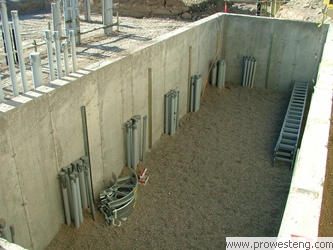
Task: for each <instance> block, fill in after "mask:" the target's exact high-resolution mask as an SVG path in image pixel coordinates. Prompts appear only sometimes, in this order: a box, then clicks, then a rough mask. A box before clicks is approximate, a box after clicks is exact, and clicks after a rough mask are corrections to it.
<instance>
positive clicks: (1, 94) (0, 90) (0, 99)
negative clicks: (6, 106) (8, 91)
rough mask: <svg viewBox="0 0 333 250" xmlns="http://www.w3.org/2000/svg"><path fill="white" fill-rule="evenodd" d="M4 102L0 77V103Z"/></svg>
mask: <svg viewBox="0 0 333 250" xmlns="http://www.w3.org/2000/svg"><path fill="white" fill-rule="evenodd" d="M4 101H5V95H4V94H3V88H2V84H1V76H0V103H2V102H4Z"/></svg>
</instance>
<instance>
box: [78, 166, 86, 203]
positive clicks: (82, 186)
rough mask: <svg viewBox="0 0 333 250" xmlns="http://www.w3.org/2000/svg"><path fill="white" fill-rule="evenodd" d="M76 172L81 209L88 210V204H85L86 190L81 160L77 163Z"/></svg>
mask: <svg viewBox="0 0 333 250" xmlns="http://www.w3.org/2000/svg"><path fill="white" fill-rule="evenodd" d="M77 171H78V173H79V181H80V194H81V202H82V208H84V209H85V208H88V202H87V190H86V182H85V178H84V169H83V162H82V161H81V160H79V161H78V162H77Z"/></svg>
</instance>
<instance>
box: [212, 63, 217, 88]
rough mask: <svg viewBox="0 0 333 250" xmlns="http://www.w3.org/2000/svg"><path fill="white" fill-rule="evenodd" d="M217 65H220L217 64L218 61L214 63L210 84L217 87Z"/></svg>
mask: <svg viewBox="0 0 333 250" xmlns="http://www.w3.org/2000/svg"><path fill="white" fill-rule="evenodd" d="M217 65H218V63H217V61H215V62H214V63H213V68H212V71H211V82H210V84H211V85H212V86H216V72H217Z"/></svg>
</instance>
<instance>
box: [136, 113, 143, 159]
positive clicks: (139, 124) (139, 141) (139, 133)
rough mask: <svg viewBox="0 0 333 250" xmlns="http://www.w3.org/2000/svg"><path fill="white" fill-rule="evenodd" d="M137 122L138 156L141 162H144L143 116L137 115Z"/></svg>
mask: <svg viewBox="0 0 333 250" xmlns="http://www.w3.org/2000/svg"><path fill="white" fill-rule="evenodd" d="M136 120H137V124H138V156H139V161H140V160H142V147H141V146H142V145H141V129H142V126H141V116H140V115H136Z"/></svg>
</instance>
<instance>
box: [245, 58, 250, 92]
mask: <svg viewBox="0 0 333 250" xmlns="http://www.w3.org/2000/svg"><path fill="white" fill-rule="evenodd" d="M246 61H247V68H246V80H245V86H246V87H248V86H249V76H250V68H251V60H250V57H246Z"/></svg>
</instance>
